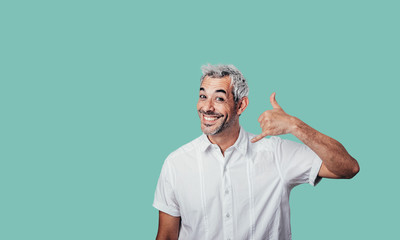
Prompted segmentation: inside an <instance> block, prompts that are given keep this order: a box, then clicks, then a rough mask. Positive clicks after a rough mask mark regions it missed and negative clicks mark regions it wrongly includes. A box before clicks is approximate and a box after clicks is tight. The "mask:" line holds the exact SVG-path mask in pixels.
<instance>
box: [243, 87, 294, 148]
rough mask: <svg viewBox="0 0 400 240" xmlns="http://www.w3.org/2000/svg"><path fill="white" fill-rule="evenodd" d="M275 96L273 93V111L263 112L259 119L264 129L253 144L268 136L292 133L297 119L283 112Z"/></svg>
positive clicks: (252, 140)
mask: <svg viewBox="0 0 400 240" xmlns="http://www.w3.org/2000/svg"><path fill="white" fill-rule="evenodd" d="M275 95H276V93H272V94H271V96H270V98H269V100H270V102H271V105H272V108H273V109H271V110H267V111H265V112H263V113H262V114H261V115H260V117H259V118H258V122H259V123H260V126H261V128H262V133H261V134H260V135H258V136H256V137H254V138H253V139H251V142H252V143H255V142H257V141H259V140H260V139H262V138H264V137H266V136H275V135H282V134H287V133H291V131H292V129H293V127H294V121H295V118H294V117H293V116H291V115H289V114H287V113H286V112H285V111H283V109H282V108H281V106H279V104H278V102H277V101H276V99H275Z"/></svg>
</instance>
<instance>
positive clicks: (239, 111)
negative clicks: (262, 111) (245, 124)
mask: <svg viewBox="0 0 400 240" xmlns="http://www.w3.org/2000/svg"><path fill="white" fill-rule="evenodd" d="M247 105H249V98H248V97H243V98H242V99H240V101H239V102H238V104H237V114H238V115H239V116H240V115H241V114H242V113H243V112H244V110H245V109H246V108H247Z"/></svg>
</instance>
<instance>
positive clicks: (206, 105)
mask: <svg viewBox="0 0 400 240" xmlns="http://www.w3.org/2000/svg"><path fill="white" fill-rule="evenodd" d="M203 110H204V111H205V112H214V111H215V108H214V103H213V101H212V99H207V100H206V102H205V103H204V107H203Z"/></svg>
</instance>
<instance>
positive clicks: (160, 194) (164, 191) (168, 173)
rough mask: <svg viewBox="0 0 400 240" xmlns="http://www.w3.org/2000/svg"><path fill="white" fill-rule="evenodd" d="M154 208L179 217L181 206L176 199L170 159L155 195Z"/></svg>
mask: <svg viewBox="0 0 400 240" xmlns="http://www.w3.org/2000/svg"><path fill="white" fill-rule="evenodd" d="M153 207H155V208H157V209H158V210H160V211H162V212H165V213H167V214H169V215H171V216H174V217H179V216H180V212H179V205H178V202H177V200H176V197H175V191H174V176H173V171H172V169H171V167H170V166H169V164H168V159H167V160H166V161H165V162H164V165H163V167H162V170H161V174H160V177H159V178H158V183H157V187H156V191H155V194H154V202H153Z"/></svg>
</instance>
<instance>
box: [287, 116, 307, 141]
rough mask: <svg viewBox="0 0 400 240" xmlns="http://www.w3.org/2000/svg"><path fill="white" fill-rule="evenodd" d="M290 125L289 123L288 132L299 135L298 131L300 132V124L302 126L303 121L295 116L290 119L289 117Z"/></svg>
mask: <svg viewBox="0 0 400 240" xmlns="http://www.w3.org/2000/svg"><path fill="white" fill-rule="evenodd" d="M290 123H291V124H290V125H291V127H290V133H291V134H292V135H294V136H298V135H299V133H300V131H301V129H302V126H303V124H304V123H303V121H301V120H300V119H298V118H297V117H293V116H292V117H291V119H290Z"/></svg>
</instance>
